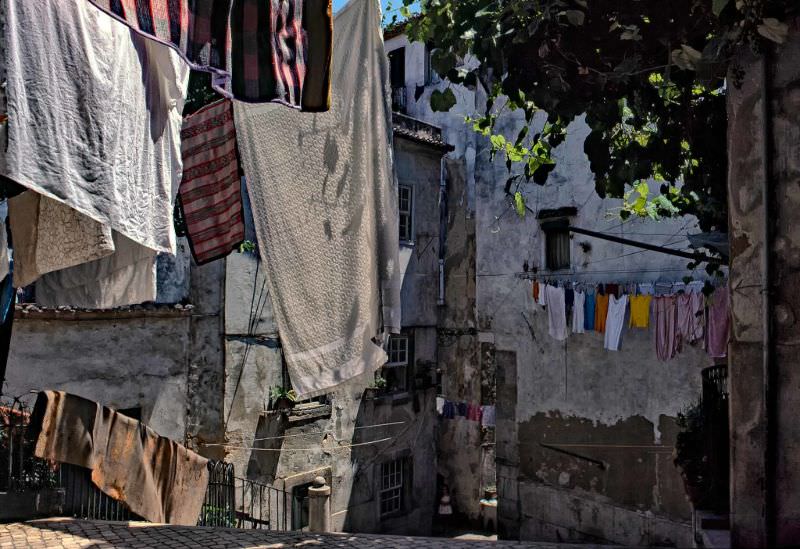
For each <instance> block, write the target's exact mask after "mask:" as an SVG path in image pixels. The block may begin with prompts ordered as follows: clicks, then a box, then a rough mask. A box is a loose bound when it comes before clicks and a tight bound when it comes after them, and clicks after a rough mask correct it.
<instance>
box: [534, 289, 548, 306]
mask: <svg viewBox="0 0 800 549" xmlns="http://www.w3.org/2000/svg"><path fill="white" fill-rule="evenodd" d="M548 286H549V284H540V285H539V298H538V299H537V301H536V303H538V304H539V305H541V306H542V307H547V288H548Z"/></svg>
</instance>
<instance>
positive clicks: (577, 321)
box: [572, 290, 586, 334]
mask: <svg viewBox="0 0 800 549" xmlns="http://www.w3.org/2000/svg"><path fill="white" fill-rule="evenodd" d="M585 307H586V294H585V293H584V292H580V291H578V290H575V304H574V305H573V307H572V333H573V334H583V333H585V332H586V329H585V326H584V311H585Z"/></svg>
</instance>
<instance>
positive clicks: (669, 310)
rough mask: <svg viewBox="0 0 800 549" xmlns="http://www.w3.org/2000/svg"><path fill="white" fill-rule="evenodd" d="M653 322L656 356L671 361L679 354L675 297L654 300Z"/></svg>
mask: <svg viewBox="0 0 800 549" xmlns="http://www.w3.org/2000/svg"><path fill="white" fill-rule="evenodd" d="M653 321H654V322H655V325H656V338H655V341H656V356H657V357H658V359H659V360H663V361H666V360H670V359H672V358H673V357H674V356H675V355H676V354H677V352H678V346H677V337H676V334H677V326H676V322H677V307H676V304H675V296H671V295H665V296H658V297H655V298H653Z"/></svg>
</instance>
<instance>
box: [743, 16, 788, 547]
mask: <svg viewBox="0 0 800 549" xmlns="http://www.w3.org/2000/svg"><path fill="white" fill-rule="evenodd" d="M736 66H737V67H738V68H740V69H742V71H743V73H744V78H743V79H742V82H741V86H731V87H730V88H729V95H728V117H729V129H728V150H729V170H728V171H729V177H728V200H729V210H730V237H731V284H730V287H731V309H732V325H733V330H732V334H731V343H730V347H729V349H730V391H731V404H730V406H731V411H730V413H731V416H730V419H731V542H732V543H733V544H734V545H735V546H740V547H755V546H768V545H770V544H774V545H778V546H790V545H796V544H797V540H798V539H800V495H799V494H800V481H798V476H797V464H798V461H800V449H798V445H797V441H798V440H800V428H799V427H798V424H797V421H796V420H795V416H796V413H797V409H798V406H800V397H798V391H797V388H798V385H800V374H798V372H797V367H796V363H797V360H796V354H797V351H796V349H797V346H798V343H800V330H799V329H798V317H800V302H798V294H797V291H796V290H795V289H796V287H797V285H798V282H799V281H798V276H800V275H798V273H800V229H798V227H799V226H800V225H798V213H797V212H798V211H799V210H798V202H800V192H798V186H799V185H800V26H799V25H798V23H797V21H795V23H794V25H793V26H792V27H791V32H790V35H789V38H788V40H787V41H786V43H785V44H783V45H782V46H780V47H778V48H777V49H776V51H774V52H772V54H771V55H769V56H768V57H766V58H765V57H757V56H755V55H753V54H752V52H750V51H745V52H743V53H742V55H741V56H740V57H739V59H738V62H737V65H736ZM765 71H766V74H765ZM765 82H766V83H767V86H768V87H767V88H766V91H767V95H766V97H768V98H769V99H768V101H769V102H768V103H767V104H766V105H765V104H764V101H765V93H764V92H765V88H764V84H765ZM765 155H768V156H765ZM765 185H766V189H767V195H766V198H767V201H766V202H765V200H764V198H765V197H764V188H765ZM765 214H766V215H765ZM765 254H768V255H769V258H770V260H771V262H772V279H771V280H768V278H767V275H766V272H765V269H764V263H763V261H764V256H765ZM770 297H771V301H772V303H771V305H772V314H771V317H770V318H768V321H769V323H770V324H771V328H772V334H771V335H768V334H767V333H765V330H764V328H765V324H764V318H765V308H764V306H765V302H764V300H765V299H769V298H770ZM770 340H771V341H770ZM767 345H770V347H769V350H770V351H771V353H772V355H773V360H772V364H771V365H767V364H765V354H764V351H765V349H766V346H767ZM770 369H772V370H773V371H774V376H773V378H772V379H771V380H770V379H769V377H768V376H767V372H768V371H769V370H770ZM770 384H771V386H772V391H773V393H772V395H771V396H768V395H767V390H768V389H767V387H768V386H769V385H770ZM770 400H771V402H770ZM770 404H771V405H773V406H774V413H773V414H770V413H769V412H768V407H769V406H770ZM772 422H774V423H772ZM770 432H772V433H774V437H775V438H774V444H772V445H770V442H769V439H768V438H767V437H768V433H770ZM770 473H772V476H771V475H770ZM770 477H771V479H772V480H770ZM770 503H772V507H770ZM773 536H774V537H773Z"/></svg>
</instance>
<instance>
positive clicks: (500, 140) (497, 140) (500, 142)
mask: <svg viewBox="0 0 800 549" xmlns="http://www.w3.org/2000/svg"><path fill="white" fill-rule="evenodd" d="M489 141H491V142H492V147H493V148H495V149H502V148H504V147H505V146H506V138H505V137H503V136H502V135H499V134H498V135H493V136H491V137H490V138H489Z"/></svg>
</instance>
